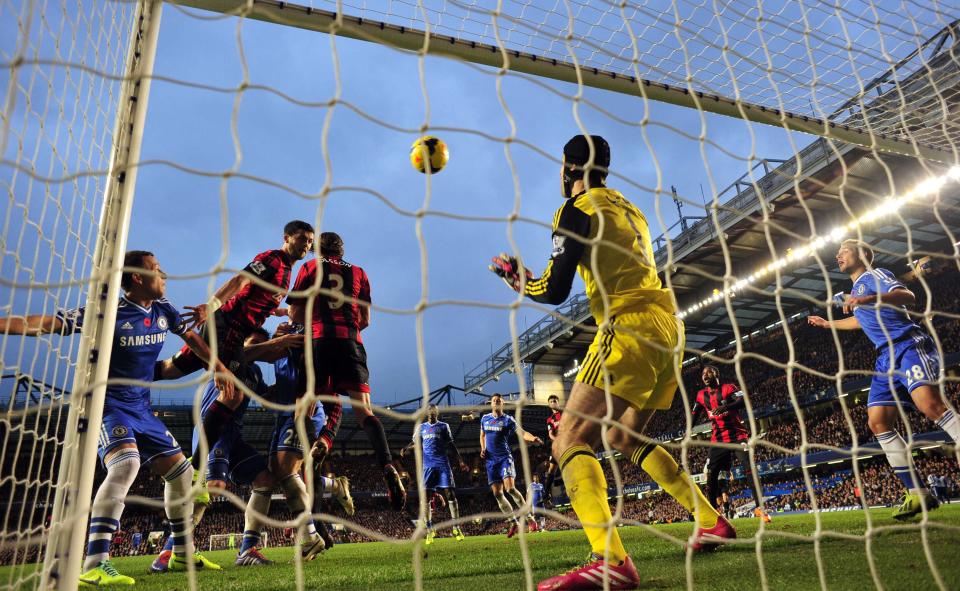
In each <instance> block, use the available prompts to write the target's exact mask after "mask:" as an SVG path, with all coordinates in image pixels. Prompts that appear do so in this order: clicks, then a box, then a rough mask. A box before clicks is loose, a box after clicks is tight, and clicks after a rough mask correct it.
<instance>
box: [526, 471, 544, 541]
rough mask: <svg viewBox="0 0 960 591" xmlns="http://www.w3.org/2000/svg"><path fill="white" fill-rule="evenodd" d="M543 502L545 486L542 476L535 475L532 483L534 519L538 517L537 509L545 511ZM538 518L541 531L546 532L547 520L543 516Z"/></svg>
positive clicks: (531, 499) (531, 494) (531, 498)
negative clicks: (541, 479) (542, 482)
mask: <svg viewBox="0 0 960 591" xmlns="http://www.w3.org/2000/svg"><path fill="white" fill-rule="evenodd" d="M543 500H544V495H543V484H541V482H540V475H539V474H534V475H533V482H531V483H530V504H531V505H533V512H534V517H536V515H537V509H540V510H541V511H543ZM536 518H537V525H538V526H539V528H540V531H544V525H545V524H546V521H547V519H546V518H545V517H544V516H543V515H542V514H541V515H540V516H539V517H536Z"/></svg>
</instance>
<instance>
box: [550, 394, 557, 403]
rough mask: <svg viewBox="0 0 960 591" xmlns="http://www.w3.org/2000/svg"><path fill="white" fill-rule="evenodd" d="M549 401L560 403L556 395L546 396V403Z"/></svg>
mask: <svg viewBox="0 0 960 591" xmlns="http://www.w3.org/2000/svg"><path fill="white" fill-rule="evenodd" d="M551 400H556V401H557V402H560V397H559V396H557V395H556V394H551V395H549V396H547V402H550V401H551Z"/></svg>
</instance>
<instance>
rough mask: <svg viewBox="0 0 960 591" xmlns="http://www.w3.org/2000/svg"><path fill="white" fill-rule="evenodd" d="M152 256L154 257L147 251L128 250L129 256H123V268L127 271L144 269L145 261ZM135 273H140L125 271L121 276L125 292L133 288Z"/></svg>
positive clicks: (121, 285)
mask: <svg viewBox="0 0 960 591" xmlns="http://www.w3.org/2000/svg"><path fill="white" fill-rule="evenodd" d="M152 256H154V254H153V253H152V252H150V251H147V250H128V251H127V254H125V255H123V266H124V268H125V269H130V268H137V269H143V268H144V267H143V259H145V258H147V257H152ZM134 273H139V271H124V272H123V274H122V275H121V276H120V287H122V288H123V289H124V291H126V290H129V289H130V288H131V287H133V274H134Z"/></svg>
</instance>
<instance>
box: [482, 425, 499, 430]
mask: <svg viewBox="0 0 960 591" xmlns="http://www.w3.org/2000/svg"><path fill="white" fill-rule="evenodd" d="M483 430H484V431H503V427H496V426H493V425H487V426H485V427H484V428H483Z"/></svg>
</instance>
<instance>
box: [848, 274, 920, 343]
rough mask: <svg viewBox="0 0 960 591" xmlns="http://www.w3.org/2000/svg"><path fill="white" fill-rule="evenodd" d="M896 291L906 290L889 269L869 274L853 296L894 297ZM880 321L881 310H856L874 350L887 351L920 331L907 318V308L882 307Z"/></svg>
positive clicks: (868, 307) (861, 278)
mask: <svg viewBox="0 0 960 591" xmlns="http://www.w3.org/2000/svg"><path fill="white" fill-rule="evenodd" d="M895 289H906V286H904V285H903V284H902V283H900V280H899V279H897V278H896V276H894V274H893V273H891V272H890V271H888V270H886V269H873V270H872V271H865V272H864V273H863V274H862V275H860V276H859V277H857V280H856V281H854V282H853V290H852V292H851V294H850V295H852V296H854V297H860V296H868V295H877V294H885V293H890V292H891V291H893V290H895ZM879 310H880V314H879V317H878V314H877V306H874V305H862V306H857V307H855V308H854V309H853V315H854V316H856V318H857V322H859V323H860V328H862V329H863V332H864V333H865V334H866V335H867V338H869V339H870V340H871V341H872V342H873V344H874V346H876V347H878V348H879V347H886V346H887V343H889V342H893V341H895V340H897V339H899V338H901V337H905V336H907V335H908V334H909V333H910V332H912V331H913V330H915V329H918V328H919V327H918V326H917V325H916V324H915V323H914V322H913V321H911V320H910V318H909V317H908V316H907V312H906V308H904V307H902V306H901V307H900V308H893V307H890V306H887V305H883V306H880V308H879ZM884 331H886V333H884Z"/></svg>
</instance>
